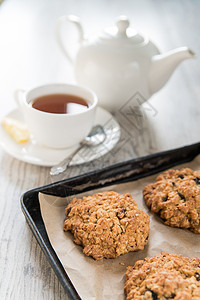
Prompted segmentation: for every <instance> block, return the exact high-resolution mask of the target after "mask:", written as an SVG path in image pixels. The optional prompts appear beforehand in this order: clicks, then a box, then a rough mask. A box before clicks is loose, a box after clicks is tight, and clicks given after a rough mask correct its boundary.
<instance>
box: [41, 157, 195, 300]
mask: <svg viewBox="0 0 200 300" xmlns="http://www.w3.org/2000/svg"><path fill="white" fill-rule="evenodd" d="M181 167H190V168H192V169H193V170H200V156H198V157H197V158H196V159H195V160H194V161H193V162H191V163H187V164H184V165H181V166H177V167H176V168H177V169H179V168H181ZM157 175H158V174H157ZM157 175H153V176H149V177H147V178H144V179H140V180H137V181H134V182H130V183H126V184H119V185H114V186H110V187H107V188H103V189H98V190H93V191H90V192H87V193H84V195H91V194H93V193H94V192H98V191H105V190H113V191H116V192H119V193H126V192H130V193H131V195H132V197H133V198H134V200H135V201H136V202H137V204H138V207H139V208H140V209H142V210H143V211H145V212H146V213H148V214H149V216H150V237H149V242H148V244H147V245H146V247H145V249H144V250H143V251H138V252H130V253H128V254H125V255H122V256H120V257H118V258H116V259H102V260H100V261H95V260H94V259H93V258H91V257H87V256H85V255H84V254H83V253H82V247H81V246H78V245H76V244H74V242H73V235H72V234H71V233H70V232H64V231H63V222H64V218H65V214H64V209H65V207H66V205H67V204H68V203H69V201H70V200H71V199H72V198H73V197H74V196H73V197H68V198H58V197H54V196H49V195H45V194H40V195H39V201H40V207H41V213H42V218H43V220H44V224H45V227H46V231H47V234H48V236H49V240H50V242H51V244H52V246H53V248H54V250H55V252H56V253H57V256H58V257H59V259H60V261H61V263H62V264H63V266H64V268H65V270H66V272H67V274H68V276H69V277H70V279H71V281H72V283H73V284H74V286H75V288H76V290H77V291H78V293H79V295H80V297H81V298H82V299H83V300H108V299H109V300H110V299H115V300H122V299H125V296H124V290H123V286H124V282H125V276H124V274H125V271H126V267H127V266H129V265H133V264H134V263H135V262H136V261H137V260H138V259H144V258H145V257H147V256H148V257H149V256H154V255H156V254H159V253H160V252H161V251H165V252H169V253H177V254H182V255H184V256H188V257H195V256H197V257H200V235H198V234H194V233H192V232H190V231H189V230H185V229H180V228H171V227H168V226H166V225H164V224H163V223H162V221H161V220H160V219H159V217H157V216H156V215H154V214H152V213H151V212H150V211H149V210H148V208H147V207H146V205H145V203H144V201H143V197H142V190H143V188H144V186H145V185H147V184H149V183H152V182H154V180H155V178H156V176H157ZM81 196H83V195H82V194H79V195H78V197H81Z"/></svg>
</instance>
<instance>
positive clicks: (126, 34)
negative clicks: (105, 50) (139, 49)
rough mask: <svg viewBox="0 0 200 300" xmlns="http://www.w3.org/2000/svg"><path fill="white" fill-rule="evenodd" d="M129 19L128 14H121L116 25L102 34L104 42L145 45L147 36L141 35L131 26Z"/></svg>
mask: <svg viewBox="0 0 200 300" xmlns="http://www.w3.org/2000/svg"><path fill="white" fill-rule="evenodd" d="M129 24H130V22H129V20H128V18H127V17H126V16H120V17H119V18H118V20H117V22H116V26H114V27H110V28H107V29H105V30H104V31H103V32H102V34H101V35H100V37H99V38H100V40H101V41H103V42H109V43H110V42H112V43H117V44H120V43H123V45H124V44H128V45H130V46H143V45H145V44H146V43H147V38H145V37H144V36H142V35H140V34H139V33H138V32H137V31H136V30H135V29H133V28H130V27H129Z"/></svg>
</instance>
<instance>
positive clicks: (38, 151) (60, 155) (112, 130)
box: [0, 107, 120, 167]
mask: <svg viewBox="0 0 200 300" xmlns="http://www.w3.org/2000/svg"><path fill="white" fill-rule="evenodd" d="M6 117H11V118H14V119H17V120H19V121H24V119H23V115H22V113H21V111H20V110H19V109H15V110H13V111H11V112H10V113H8V114H7V115H6ZM97 124H100V125H102V126H103V127H104V131H105V133H106V139H105V141H104V142H103V143H102V144H101V145H99V146H96V147H83V148H82V149H81V150H80V151H79V152H78V153H77V154H76V155H75V156H74V158H73V160H72V161H71V163H70V165H71V166H72V165H79V164H82V163H86V162H90V161H92V160H94V159H97V158H99V157H101V156H103V155H105V154H106V153H108V152H109V151H110V150H111V149H113V148H114V146H115V145H116V144H117V142H118V141H119V139H120V126H119V124H118V122H117V121H116V120H115V119H114V117H113V116H112V115H111V114H110V113H109V112H108V111H107V110H105V109H103V108H101V107H98V108H97V111H96V117H95V124H94V125H97ZM0 145H1V146H2V147H3V149H4V150H5V152H7V153H8V154H10V155H11V156H13V157H15V158H17V159H19V160H21V161H24V162H27V163H30V164H34V165H39V166H46V167H51V166H54V165H56V164H57V163H59V162H60V161H62V160H63V159H64V158H66V157H67V156H69V155H70V154H71V153H72V152H73V151H74V150H75V149H76V148H78V146H79V145H76V146H74V147H71V148H66V149H53V148H48V147H45V146H42V145H39V144H37V142H36V141H35V140H34V139H30V141H28V142H26V143H23V144H17V143H16V142H15V141H14V140H13V139H12V138H11V137H10V136H9V135H8V133H7V132H6V131H5V129H4V128H3V127H2V125H0Z"/></svg>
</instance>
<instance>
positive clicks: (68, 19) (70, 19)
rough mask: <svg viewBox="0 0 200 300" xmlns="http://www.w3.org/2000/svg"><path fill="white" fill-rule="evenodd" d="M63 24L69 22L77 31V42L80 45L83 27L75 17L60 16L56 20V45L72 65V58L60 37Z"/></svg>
mask: <svg viewBox="0 0 200 300" xmlns="http://www.w3.org/2000/svg"><path fill="white" fill-rule="evenodd" d="M65 22H71V23H73V24H74V25H75V26H76V29H77V31H78V42H79V43H81V42H82V40H83V27H82V25H81V23H80V19H79V17H77V16H74V15H69V16H62V17H60V18H58V20H57V23H56V28H55V35H56V40H57V43H58V45H59V46H60V49H61V51H62V52H63V53H64V54H65V55H66V56H67V58H68V60H69V61H70V62H71V63H73V61H74V59H73V58H72V56H71V54H70V52H69V49H66V47H65V46H64V43H63V39H62V37H61V26H62V24H63V23H65Z"/></svg>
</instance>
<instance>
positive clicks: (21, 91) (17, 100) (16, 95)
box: [14, 89, 26, 108]
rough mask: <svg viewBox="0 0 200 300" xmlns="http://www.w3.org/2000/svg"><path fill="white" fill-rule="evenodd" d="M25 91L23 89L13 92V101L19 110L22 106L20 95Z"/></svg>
mask: <svg viewBox="0 0 200 300" xmlns="http://www.w3.org/2000/svg"><path fill="white" fill-rule="evenodd" d="M25 92H26V91H25V90H23V89H17V90H16V91H15V92H14V99H15V101H16V103H17V106H18V107H19V108H20V107H21V106H22V95H23V94H24V93H25Z"/></svg>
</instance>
